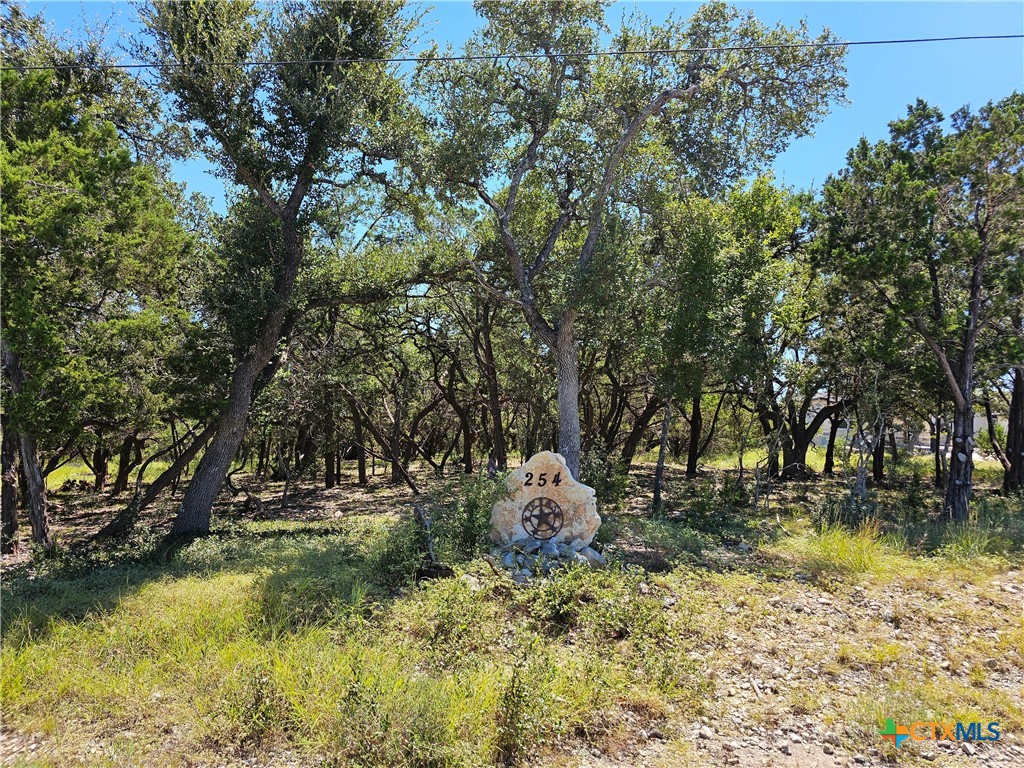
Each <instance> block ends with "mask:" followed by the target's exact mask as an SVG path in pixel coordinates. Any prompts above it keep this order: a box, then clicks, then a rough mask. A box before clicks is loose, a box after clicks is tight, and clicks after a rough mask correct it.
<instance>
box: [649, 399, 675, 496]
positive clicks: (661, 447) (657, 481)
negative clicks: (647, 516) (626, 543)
mask: <svg viewBox="0 0 1024 768" xmlns="http://www.w3.org/2000/svg"><path fill="white" fill-rule="evenodd" d="M671 418H672V401H671V400H666V401H665V415H664V416H662V417H661V440H660V441H659V443H658V464H657V466H655V468H654V503H653V510H654V514H659V513H660V512H661V508H662V499H661V488H662V484H663V482H664V479H665V453H666V452H667V450H668V424H669V421H670V420H671Z"/></svg>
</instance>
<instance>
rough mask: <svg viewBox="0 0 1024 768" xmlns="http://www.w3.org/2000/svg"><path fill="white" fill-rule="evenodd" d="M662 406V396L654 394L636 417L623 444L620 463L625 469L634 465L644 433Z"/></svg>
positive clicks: (627, 470) (627, 469)
mask: <svg viewBox="0 0 1024 768" xmlns="http://www.w3.org/2000/svg"><path fill="white" fill-rule="evenodd" d="M661 407H662V400H661V398H660V397H658V396H657V395H652V396H651V397H650V398H649V399H648V400H647V404H646V405H645V406H644V409H643V410H642V411H641V412H640V415H639V416H637V417H636V421H634V422H633V428H632V429H630V430H629V434H628V435H626V440H625V442H623V444H622V458H621V459H620V463H621V464H622V467H623V469H624V471H626V472H629V469H630V467H631V466H632V465H633V457H634V456H635V455H636V450H637V448H639V447H640V442H641V441H642V440H643V439H644V433H645V432H647V428H648V427H649V426H650V424H651V420H652V419H653V418H654V415H655V414H656V413H657V412H658V409H659V408H661Z"/></svg>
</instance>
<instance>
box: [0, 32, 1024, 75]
mask: <svg viewBox="0 0 1024 768" xmlns="http://www.w3.org/2000/svg"><path fill="white" fill-rule="evenodd" d="M1021 39H1024V34H1017V35H956V36H950V37H912V38H901V39H893V40H846V41H840V40H828V41H823V42H807V43H765V44H760V45H718V46H703V47H693V48H650V49H643V50H627V51H579V52H575V53H486V54H458V55H454V54H453V55H440V56H422V55H421V56H393V57H382V58H365V59H364V58H344V59H295V60H262V61H195V62H182V61H167V62H160V61H151V62H133V63H128V64H85V63H79V64H49V65H48V64H33V65H28V66H5V67H0V70H2V71H5V72H7V71H19V72H24V71H30V70H42V69H50V70H68V69H89V70H103V69H187V68H189V67H197V66H204V67H281V66H291V65H300V64H301V65H310V64H320V65H322V64H355V63H380V64H434V63H442V62H458V61H503V60H508V59H547V58H552V57H555V58H593V57H613V56H646V55H677V54H683V53H716V52H726V53H728V52H738V51H766V50H783V49H789V48H844V47H853V46H867V45H907V44H915V43H948V42H957V41H966V40H1021Z"/></svg>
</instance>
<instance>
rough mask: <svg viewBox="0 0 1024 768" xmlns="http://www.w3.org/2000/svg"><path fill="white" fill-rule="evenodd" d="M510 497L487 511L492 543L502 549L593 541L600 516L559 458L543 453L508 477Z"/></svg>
mask: <svg viewBox="0 0 1024 768" xmlns="http://www.w3.org/2000/svg"><path fill="white" fill-rule="evenodd" d="M508 488H509V492H510V495H509V496H508V497H507V498H504V499H500V500H499V501H497V502H496V503H495V504H494V506H493V507H491V538H492V539H493V540H494V541H495V542H497V543H499V544H501V545H503V546H516V547H524V548H525V547H526V546H527V545H529V546H530V548H531V549H539V548H540V546H539V545H538V544H536V543H535V542H540V545H543V543H544V542H547V541H550V542H551V543H552V544H553V545H554V546H557V545H558V544H569V543H570V542H574V541H575V540H577V539H579V540H580V541H581V542H582V543H583V544H584V545H587V544H590V542H591V541H593V540H594V536H595V534H596V533H597V529H598V527H600V525H601V517H600V515H598V514H597V498H596V496H595V494H594V489H593V488H591V487H589V486H586V485H583V484H582V483H580V482H577V481H576V480H573V478H572V474H571V473H570V472H569V469H568V467H567V466H566V464H565V459H563V458H562V457H561V456H560V455H559V454H557V453H552V452H551V451H542V452H541V453H538V454H536V455H535V456H533V457H532V458H530V460H529V461H527V462H526V463H525V464H524V465H523V466H521V467H520V468H519V469H517V470H516V471H515V472H513V473H511V474H510V475H509V476H508Z"/></svg>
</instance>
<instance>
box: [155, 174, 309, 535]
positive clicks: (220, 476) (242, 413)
mask: <svg viewBox="0 0 1024 768" xmlns="http://www.w3.org/2000/svg"><path fill="white" fill-rule="evenodd" d="M298 191H299V190H298V187H297V188H296V190H295V192H293V194H292V198H294V204H293V202H292V201H290V203H289V206H288V209H287V211H286V215H285V216H284V218H283V219H282V239H283V246H284V254H285V255H284V265H283V269H282V270H281V274H280V275H279V276H278V278H277V280H276V281H275V284H274V295H275V298H276V302H275V304H274V308H273V309H271V310H270V312H269V313H268V314H267V316H266V317H265V318H264V320H263V323H262V325H261V326H260V329H259V333H258V335H257V337H256V342H255V344H253V346H252V347H251V348H250V349H249V350H248V352H246V354H245V356H244V357H243V358H242V360H241V362H240V363H239V364H238V366H237V367H236V368H235V371H234V374H233V375H232V376H231V389H230V392H229V395H228V402H227V406H226V408H225V409H224V413H223V415H222V416H221V418H220V420H219V422H218V428H217V434H216V435H214V437H213V440H211V441H210V445H209V447H208V448H207V449H206V452H205V453H204V454H203V458H202V459H200V461H199V466H198V467H196V472H195V474H194V475H193V476H192V481H191V482H190V483H189V485H188V490H187V491H185V498H184V499H182V502H181V507H180V508H179V509H178V516H177V517H176V518H175V520H174V525H173V527H172V528H171V533H170V536H171V538H177V537H181V536H194V535H203V534H207V533H209V532H210V515H211V513H212V510H213V502H214V501H215V500H216V499H217V494H219V493H220V489H221V488H222V487H223V485H224V478H225V477H226V476H227V473H228V469H229V468H230V467H231V462H233V461H234V460H235V455H236V454H237V453H238V447H239V446H240V445H241V444H242V439H243V438H244V437H245V427H246V423H247V422H248V420H249V406H250V404H251V402H252V397H253V391H254V387H255V385H256V380H257V378H258V377H259V375H260V373H261V372H262V371H263V369H264V368H265V367H266V366H267V364H268V363H270V362H271V359H272V358H273V356H274V351H275V350H276V349H277V345H278V342H279V341H280V339H281V330H282V329H283V327H284V320H285V312H286V311H287V306H288V300H289V298H290V297H291V294H292V288H293V286H294V285H295V278H296V277H297V276H298V273H299V266H300V264H301V262H302V249H303V245H302V236H301V233H300V232H299V230H298V225H297V223H296V219H297V214H298V205H300V204H301V201H302V196H301V195H298V196H297V195H296V192H298Z"/></svg>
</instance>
